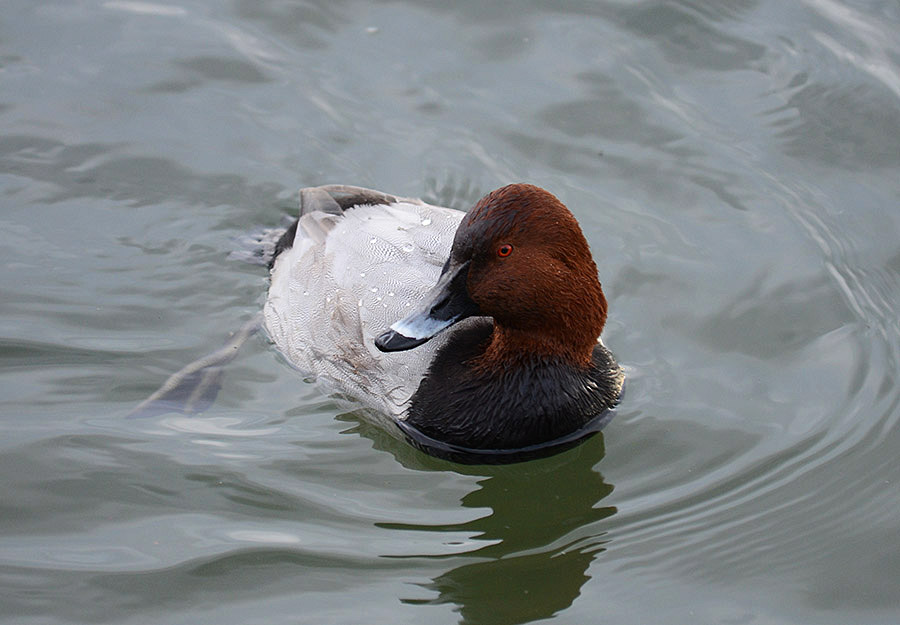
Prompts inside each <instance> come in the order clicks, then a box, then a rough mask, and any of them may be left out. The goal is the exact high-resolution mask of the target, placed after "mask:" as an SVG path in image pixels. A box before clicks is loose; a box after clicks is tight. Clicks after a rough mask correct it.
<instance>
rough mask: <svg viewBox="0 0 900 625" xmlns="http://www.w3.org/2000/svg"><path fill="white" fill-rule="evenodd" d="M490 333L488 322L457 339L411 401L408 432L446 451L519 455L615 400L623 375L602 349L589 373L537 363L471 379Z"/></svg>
mask: <svg viewBox="0 0 900 625" xmlns="http://www.w3.org/2000/svg"><path fill="white" fill-rule="evenodd" d="M491 331H492V323H491V321H490V320H481V321H479V322H478V323H476V324H474V326H473V327H469V328H465V329H460V330H459V331H457V332H455V333H454V335H453V336H452V337H451V339H450V340H449V341H448V342H447V343H446V344H445V345H444V346H443V347H442V348H441V350H440V351H439V352H438V353H437V354H436V357H435V360H434V361H433V362H432V364H431V366H430V368H429V370H428V373H427V375H426V376H425V378H424V379H423V380H422V382H421V384H420V385H419V388H418V389H417V391H416V392H415V394H414V395H413V397H412V402H411V405H410V410H409V416H408V418H407V423H408V424H409V425H411V426H412V427H414V428H415V429H416V430H418V431H419V432H421V433H423V434H425V435H426V436H428V437H430V438H432V439H435V440H437V441H441V442H443V443H447V444H449V445H455V446H459V447H465V448H469V449H485V450H488V449H519V448H523V447H529V446H533V445H540V444H542V443H548V442H550V441H553V440H555V439H558V438H561V437H565V436H568V435H570V434H572V433H573V432H577V431H578V430H579V429H580V428H583V427H584V426H585V425H586V424H587V423H588V422H590V421H591V420H592V419H593V418H594V417H596V416H597V415H599V414H601V413H603V412H604V411H606V410H608V409H609V408H612V407H613V406H614V405H615V404H616V402H617V401H618V393H619V388H620V383H619V378H620V376H621V372H620V369H619V366H618V365H617V364H616V362H615V360H614V359H613V357H612V354H610V352H609V351H608V350H607V349H606V348H605V347H603V346H602V345H599V344H598V345H597V348H596V349H595V350H594V358H593V363H592V366H591V367H589V368H588V369H579V368H577V367H573V366H572V365H570V364H568V363H564V362H562V361H561V360H559V359H553V358H541V357H535V358H532V359H524V360H523V361H522V362H521V363H519V364H518V365H517V366H511V367H509V368H507V369H503V370H499V371H491V372H487V373H477V374H476V373H473V370H472V368H471V364H470V363H471V360H472V359H474V358H475V357H476V356H478V355H479V354H481V353H483V351H484V348H485V346H486V344H487V341H488V340H489V339H490V334H491Z"/></svg>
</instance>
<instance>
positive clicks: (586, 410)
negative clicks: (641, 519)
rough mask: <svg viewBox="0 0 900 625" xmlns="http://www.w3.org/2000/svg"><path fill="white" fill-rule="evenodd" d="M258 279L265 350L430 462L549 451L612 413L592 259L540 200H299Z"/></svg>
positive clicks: (526, 193) (614, 375) (552, 207)
mask: <svg viewBox="0 0 900 625" xmlns="http://www.w3.org/2000/svg"><path fill="white" fill-rule="evenodd" d="M269 270H270V284H269V289H268V293H267V296H266V300H265V304H264V306H263V311H262V326H263V328H264V329H265V332H266V333H267V334H268V337H269V339H270V340H271V341H272V343H273V344H274V346H275V348H276V349H277V350H278V351H279V352H280V353H281V354H282V355H283V356H284V358H285V359H286V360H287V361H288V362H289V363H290V364H291V365H292V366H294V367H295V368H297V369H298V370H300V371H301V372H303V374H304V375H306V376H308V377H311V378H315V379H316V380H318V381H320V382H322V383H324V384H325V385H326V386H327V387H328V388H329V392H331V393H334V394H336V395H337V396H340V397H343V398H347V399H349V400H350V401H352V402H356V403H358V404H359V405H361V406H362V407H364V408H366V409H368V410H370V411H373V412H375V413H378V414H380V415H386V416H387V417H388V421H389V422H390V423H392V424H394V425H395V426H396V427H397V428H398V429H399V431H400V432H401V434H402V436H403V437H405V438H406V440H407V441H409V443H411V444H412V445H414V446H416V447H418V448H419V449H421V450H423V451H425V452H426V453H429V454H431V455H433V456H437V457H441V458H447V459H451V460H454V461H459V462H468V463H506V462H517V461H522V460H528V459H532V458H535V457H540V456H546V455H550V454H553V453H558V452H559V451H562V450H564V449H568V448H570V447H572V446H575V445H577V444H578V443H580V442H581V441H583V440H585V439H587V438H589V437H590V436H593V435H594V434H596V432H598V431H599V430H600V429H602V428H603V427H604V426H605V425H606V424H607V423H608V422H609V420H610V419H611V418H612V414H613V413H614V408H615V406H616V404H617V403H618V402H619V400H620V396H621V394H622V389H623V384H624V378H625V375H624V372H623V369H622V367H621V366H620V365H619V364H618V363H617V362H616V359H615V358H614V356H613V354H612V353H611V352H610V350H609V349H607V347H606V346H605V345H604V344H603V342H602V340H601V338H600V336H601V333H602V331H603V328H604V325H605V323H606V319H607V301H606V297H605V296H604V293H603V289H602V287H601V284H600V281H599V279H598V275H597V266H596V264H595V262H594V259H593V256H592V254H591V250H590V247H589V245H588V242H587V240H586V239H585V236H584V234H583V232H582V230H581V228H580V227H579V225H578V222H577V221H576V219H575V217H574V216H573V214H572V213H571V211H569V209H568V208H567V207H566V206H565V205H564V204H563V203H562V202H561V201H560V200H559V199H558V198H557V197H556V196H554V195H553V194H552V193H550V192H549V191H547V190H545V189H542V188H540V187H537V186H534V185H531V184H525V183H515V184H509V185H506V186H503V187H501V188H499V189H496V190H494V191H491V192H490V193H488V194H487V195H485V196H484V197H483V198H481V199H480V200H479V201H478V202H477V203H475V205H474V206H473V207H472V208H471V210H469V211H468V212H463V211H459V210H455V209H451V208H445V207H441V206H435V205H431V204H428V203H426V202H424V201H423V200H421V199H417V198H405V197H399V196H394V195H390V194H387V193H384V192H381V191H375V190H372V189H366V188H362V187H354V186H347V185H326V186H319V187H309V188H305V189H302V190H301V191H300V214H299V217H298V218H297V219H296V220H295V221H293V223H292V224H291V225H290V227H288V228H287V229H286V230H285V231H284V233H283V234H282V235H281V236H280V237H279V238H278V239H277V242H276V243H275V245H274V250H273V252H272V254H271V258H270V262H269Z"/></svg>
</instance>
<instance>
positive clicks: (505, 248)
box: [497, 243, 512, 258]
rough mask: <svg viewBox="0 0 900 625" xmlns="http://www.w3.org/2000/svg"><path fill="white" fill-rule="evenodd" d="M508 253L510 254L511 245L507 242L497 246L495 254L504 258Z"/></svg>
mask: <svg viewBox="0 0 900 625" xmlns="http://www.w3.org/2000/svg"><path fill="white" fill-rule="evenodd" d="M510 254H512V245H510V244H509V243H504V244H503V245H501V246H500V247H498V248H497V256H499V257H500V258H506V257H507V256H509V255H510Z"/></svg>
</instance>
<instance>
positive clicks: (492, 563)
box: [356, 424, 616, 624]
mask: <svg viewBox="0 0 900 625" xmlns="http://www.w3.org/2000/svg"><path fill="white" fill-rule="evenodd" d="M356 431H357V432H359V433H361V434H363V436H366V437H367V438H370V439H372V440H373V442H374V443H375V446H376V448H380V449H385V450H387V451H389V452H391V453H392V454H393V455H394V456H395V457H396V458H397V460H398V461H399V462H401V463H402V464H403V465H404V466H406V467H407V468H412V469H418V470H452V471H456V472H460V473H464V474H468V475H477V476H484V479H483V480H480V481H479V482H478V487H479V488H478V489H477V490H474V491H472V492H470V493H468V494H467V495H465V496H464V497H463V498H462V505H463V506H464V507H466V508H474V509H478V510H485V509H487V510H490V511H491V512H490V514H487V515H485V516H482V517H480V518H478V519H474V520H472V521H467V522H464V523H458V524H452V525H442V526H439V527H434V526H424V527H423V526H419V525H412V524H402V523H384V524H380V526H381V527H385V528H389V529H396V530H404V529H406V530H414V531H423V530H424V531H436V532H448V533H452V534H458V533H460V532H462V533H464V534H467V535H470V536H474V537H475V538H474V541H475V542H480V541H483V542H484V546H483V547H479V548H476V549H474V550H473V551H470V552H468V553H465V554H462V555H460V556H454V557H452V558H451V559H452V561H453V562H454V563H458V562H459V561H460V560H463V561H465V562H466V563H464V564H462V565H461V566H456V567H454V568H451V569H449V570H447V571H446V572H444V573H442V574H441V575H438V576H437V577H435V578H433V580H432V581H431V582H430V583H426V584H422V586H423V587H424V588H427V589H429V590H432V591H434V592H436V593H437V596H436V597H434V598H432V599H424V600H422V599H405V600H403V601H404V603H407V604H415V605H423V604H426V605H427V604H454V605H456V606H457V611H458V612H459V613H460V615H461V617H462V618H461V620H460V622H461V623H472V624H474V623H502V624H515V623H528V622H531V621H534V620H537V619H542V618H547V617H550V616H552V615H554V614H556V613H558V612H559V611H561V610H564V609H566V608H568V607H569V606H570V605H571V604H572V602H573V601H574V600H575V598H576V597H578V596H579V594H581V587H582V586H583V585H584V583H585V582H586V581H587V580H588V579H589V575H588V574H587V569H588V566H589V565H590V563H591V561H592V560H593V559H594V557H595V556H596V554H597V553H599V552H601V551H603V550H604V542H605V540H604V539H603V538H602V534H600V535H599V536H598V532H597V530H596V529H595V528H591V529H590V530H588V531H586V532H584V533H580V532H578V529H579V528H583V527H589V526H590V525H591V524H593V523H595V522H597V521H600V520H602V519H605V518H607V517H609V516H611V515H613V514H615V512H616V509H615V508H614V507H603V506H599V505H598V503H599V502H600V501H602V500H603V499H604V498H605V497H606V496H607V495H609V494H610V493H611V492H612V490H613V486H612V485H611V484H608V483H606V482H605V481H604V479H603V476H602V475H601V474H600V473H599V472H597V471H596V470H595V469H594V467H595V466H596V465H597V463H598V462H599V461H600V460H601V459H602V458H603V456H604V446H603V434H602V433H601V434H597V435H596V436H594V437H593V438H591V439H589V440H588V441H586V442H585V443H584V444H582V445H580V446H578V447H576V448H575V449H572V450H569V451H567V452H565V453H562V454H560V455H557V456H553V457H550V458H544V459H541V460H534V461H531V462H524V463H521V464H514V465H505V466H477V467H476V466H463V465H459V464H452V463H450V462H446V461H441V460H437V459H434V458H432V457H430V456H427V455H425V454H423V453H421V452H418V451H416V450H415V449H413V448H412V447H411V446H409V445H406V444H404V443H402V442H400V441H397V440H396V439H392V438H391V437H390V436H389V435H385V434H384V432H383V431H382V432H381V433H380V435H379V430H378V429H377V428H371V429H370V428H369V427H366V426H365V425H363V424H361V427H360V428H359V429H357V430H356ZM419 557H422V556H419ZM424 557H428V556H424ZM433 557H437V558H447V556H446V555H442V556H433ZM470 560H475V561H470Z"/></svg>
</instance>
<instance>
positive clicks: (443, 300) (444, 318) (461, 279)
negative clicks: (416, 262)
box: [375, 262, 480, 352]
mask: <svg viewBox="0 0 900 625" xmlns="http://www.w3.org/2000/svg"><path fill="white" fill-rule="evenodd" d="M468 275H469V263H468V262H465V263H461V264H459V265H450V264H448V266H447V267H446V268H445V269H444V271H443V273H441V277H440V278H439V279H438V283H437V284H436V285H435V286H434V288H432V289H431V290H430V291H429V292H428V294H427V295H426V296H425V299H423V300H422V302H421V303H419V305H418V306H417V307H416V309H415V310H414V311H413V312H412V313H411V314H410V315H408V316H407V317H404V318H403V319H401V320H400V321H397V322H396V323H394V324H393V325H392V326H391V329H390V330H388V331H387V332H385V333H384V334H382V335H380V336H379V337H378V338H376V339H375V346H376V347H377V348H378V349H380V350H381V351H383V352H399V351H403V350H407V349H412V348H414V347H418V346H419V345H422V344H423V343H425V342H427V341H428V340H429V339H431V338H433V337H434V336H436V335H437V334H438V333H440V332H441V331H442V330H446V329H447V328H449V327H450V326H452V325H453V324H454V323H457V322H459V321H462V320H463V319H465V318H466V317H472V316H475V315H478V314H480V313H479V310H478V304H476V303H475V302H473V301H472V298H470V297H469V292H468V289H467V288H466V279H467V278H468Z"/></svg>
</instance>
